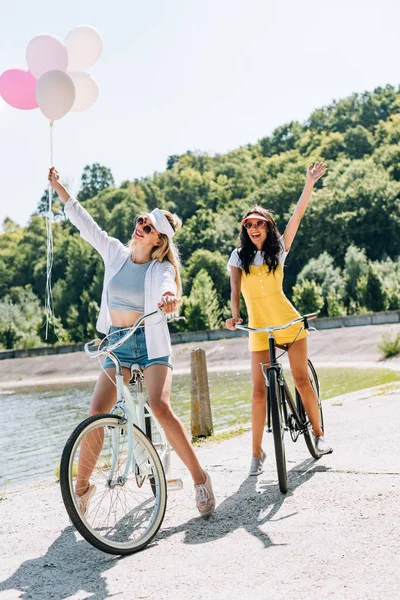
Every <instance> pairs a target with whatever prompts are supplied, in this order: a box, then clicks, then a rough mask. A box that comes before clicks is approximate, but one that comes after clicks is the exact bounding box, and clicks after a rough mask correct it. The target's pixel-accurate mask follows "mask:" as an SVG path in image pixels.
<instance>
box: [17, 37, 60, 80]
mask: <svg viewBox="0 0 400 600" xmlns="http://www.w3.org/2000/svg"><path fill="white" fill-rule="evenodd" d="M26 62H27V63H28V67H29V70H30V71H31V72H32V73H33V75H34V76H35V77H36V79H39V77H40V76H41V75H43V73H47V71H54V70H57V71H66V70H67V65H68V52H67V49H66V47H65V46H64V44H63V43H62V42H60V40H59V39H57V38H56V37H54V36H53V35H48V34H44V35H37V36H36V37H34V38H33V39H32V40H31V41H30V42H29V44H28V45H27V47H26Z"/></svg>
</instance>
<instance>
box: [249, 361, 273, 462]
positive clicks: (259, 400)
mask: <svg viewBox="0 0 400 600" xmlns="http://www.w3.org/2000/svg"><path fill="white" fill-rule="evenodd" d="M268 361H269V351H268V350H263V351H262V352H252V353H251V378H252V383H253V400H252V404H251V425H252V429H251V431H252V445H253V456H256V457H257V458H261V454H262V447H261V446H262V439H263V435H264V426H265V420H266V413H267V401H266V400H267V388H266V387H265V379H264V375H263V373H262V370H261V366H260V363H266V362H268Z"/></svg>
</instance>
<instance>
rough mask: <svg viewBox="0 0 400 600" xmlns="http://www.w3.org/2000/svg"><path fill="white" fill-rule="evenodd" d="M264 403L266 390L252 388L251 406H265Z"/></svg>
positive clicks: (263, 388)
mask: <svg viewBox="0 0 400 600" xmlns="http://www.w3.org/2000/svg"><path fill="white" fill-rule="evenodd" d="M265 402H266V389H265V387H262V388H253V404H265Z"/></svg>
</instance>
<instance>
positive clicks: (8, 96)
mask: <svg viewBox="0 0 400 600" xmlns="http://www.w3.org/2000/svg"><path fill="white" fill-rule="evenodd" d="M102 50H103V39H102V37H101V35H100V33H99V32H98V31H97V30H96V29H95V28H94V27H90V26H88V25H82V26H80V27H76V28H75V29H72V30H71V31H70V32H69V33H68V34H67V36H66V38H65V39H64V43H63V42H61V41H60V40H59V39H57V38H56V37H54V36H52V35H47V34H45V35H38V36H36V37H34V38H33V39H32V40H31V41H30V42H29V44H28V46H27V48H26V62H27V64H28V70H23V69H8V70H7V71H4V73H3V74H2V75H1V76H0V96H1V97H2V98H3V100H4V101H5V102H6V103H7V104H10V105H11V106H13V107H14V108H18V109H20V110H33V109H36V108H39V110H40V111H41V112H42V113H43V114H44V116H45V117H47V119H49V121H50V164H51V165H53V124H54V121H56V120H58V119H61V118H62V117H64V116H65V115H66V114H67V113H69V112H80V111H83V110H87V109H88V108H90V107H91V106H93V104H94V103H95V102H96V100H97V96H98V94H99V88H98V86H97V83H96V82H95V80H94V79H93V77H92V76H91V75H90V74H89V73H87V72H86V69H88V68H89V67H91V66H92V65H93V64H94V63H95V62H96V61H97V60H98V58H99V57H100V55H101V53H102ZM45 216H46V223H47V273H46V292H45V309H46V317H47V318H46V339H47V337H48V327H49V323H51V321H52V315H53V308H52V293H51V270H52V262H53V235H52V222H53V212H52V189H51V186H50V185H49V206H48V211H47V214H46V215H45Z"/></svg>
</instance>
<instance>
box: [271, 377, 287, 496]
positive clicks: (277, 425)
mask: <svg viewBox="0 0 400 600" xmlns="http://www.w3.org/2000/svg"><path fill="white" fill-rule="evenodd" d="M268 383H269V388H268V393H269V402H270V406H271V420H272V435H273V438H274V447H275V459H276V470H277V472H278V482H279V489H280V490H281V492H282V494H286V492H287V489H288V486H287V471H286V456H285V442H284V431H285V430H284V427H283V424H282V412H281V410H282V409H281V404H282V397H281V388H280V385H279V383H278V376H277V373H276V371H275V370H274V369H271V370H270V372H269V373H268Z"/></svg>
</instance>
